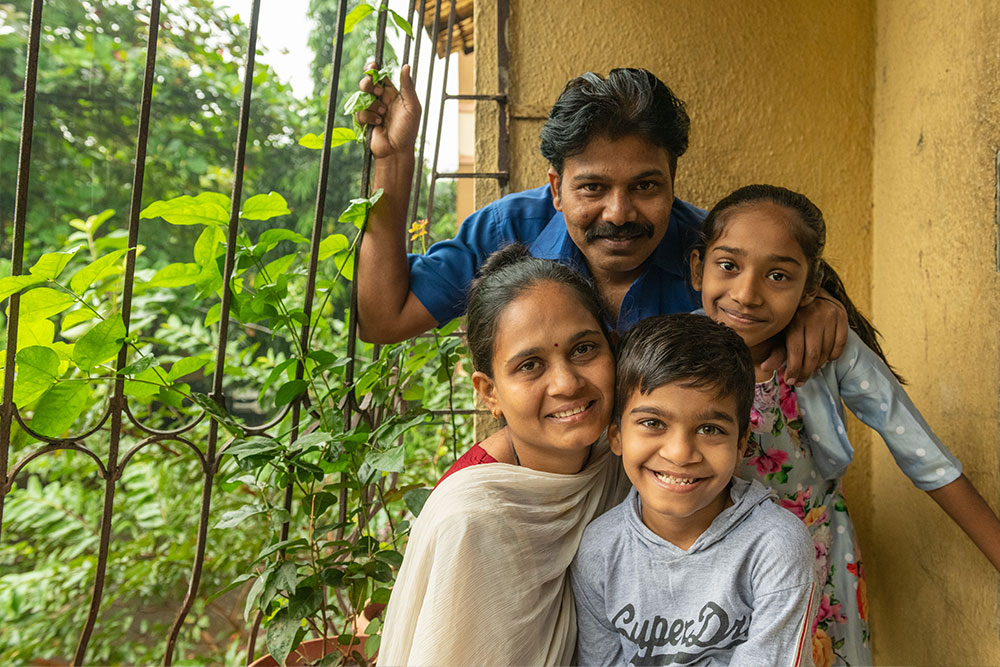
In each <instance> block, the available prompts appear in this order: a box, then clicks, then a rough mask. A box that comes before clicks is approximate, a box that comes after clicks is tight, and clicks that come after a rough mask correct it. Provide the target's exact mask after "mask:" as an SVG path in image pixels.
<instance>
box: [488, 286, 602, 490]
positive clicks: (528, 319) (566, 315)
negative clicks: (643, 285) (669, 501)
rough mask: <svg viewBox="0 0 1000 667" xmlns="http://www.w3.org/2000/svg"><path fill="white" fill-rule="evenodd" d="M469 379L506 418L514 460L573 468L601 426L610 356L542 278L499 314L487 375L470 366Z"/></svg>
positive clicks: (581, 315) (592, 323)
mask: <svg viewBox="0 0 1000 667" xmlns="http://www.w3.org/2000/svg"><path fill="white" fill-rule="evenodd" d="M472 381H473V385H474V386H475V388H476V391H478V392H479V394H480V395H481V396H482V397H483V400H484V401H485V402H486V405H487V406H488V407H489V408H490V410H492V411H494V412H496V411H497V410H499V411H500V412H502V413H503V416H504V417H505V418H506V420H507V428H508V432H509V435H510V438H511V441H512V442H513V444H514V447H515V448H516V450H517V455H518V458H519V459H520V461H521V464H522V465H525V466H527V467H530V468H534V469H536V470H544V471H548V472H576V471H577V470H579V468H580V465H581V464H582V460H583V456H585V454H584V450H585V449H586V448H587V446H589V445H590V444H592V443H593V442H594V441H595V440H597V439H598V437H600V435H601V433H602V432H603V431H604V429H605V428H607V426H608V421H609V419H610V416H611V404H612V400H613V396H614V382H615V366H614V358H613V356H612V354H611V349H610V347H609V345H608V341H607V339H606V338H605V337H604V334H603V333H602V331H601V326H600V324H599V323H598V322H597V320H596V319H595V318H594V316H593V315H591V314H590V313H589V312H588V311H587V310H586V308H584V307H583V306H582V305H581V304H580V301H579V299H578V298H577V297H576V296H575V295H574V293H573V291H572V290H570V289H569V288H567V287H565V286H563V285H560V284H557V283H552V282H545V283H541V284H539V285H536V286H534V287H532V288H530V289H528V290H527V291H525V292H524V293H523V294H522V295H521V296H520V297H518V298H517V299H515V300H514V301H513V302H511V303H510V304H509V305H508V306H507V308H506V309H505V310H504V311H503V313H502V314H501V315H500V319H499V320H498V322H497V336H496V340H495V342H494V346H493V377H492V378H491V377H489V376H487V375H486V374H485V373H482V372H479V371H477V372H476V373H474V374H473V376H472Z"/></svg>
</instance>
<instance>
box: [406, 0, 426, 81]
mask: <svg viewBox="0 0 1000 667" xmlns="http://www.w3.org/2000/svg"><path fill="white" fill-rule="evenodd" d="M416 1H417V2H419V3H420V7H419V8H418V9H417V21H416V22H415V23H414V22H413V21H410V26H411V27H412V28H413V33H414V38H413V64H412V65H411V66H410V75H411V76H412V77H413V81H414V83H416V81H417V68H418V65H420V42H421V41H422V40H423V34H424V10H425V9H426V8H425V5H426V4H427V2H426V0H416Z"/></svg>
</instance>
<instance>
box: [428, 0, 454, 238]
mask: <svg viewBox="0 0 1000 667" xmlns="http://www.w3.org/2000/svg"><path fill="white" fill-rule="evenodd" d="M454 30H455V0H451V10H450V11H449V12H448V39H447V41H446V43H445V47H444V75H443V76H442V77H441V101H440V103H439V104H438V124H437V132H436V133H435V139H434V161H433V162H431V185H430V187H429V188H428V189H427V211H426V212H425V215H426V216H427V226H428V227H429V226H430V224H431V216H432V215H433V214H434V187H435V186H436V185H437V179H438V157H439V156H440V154H441V132H442V131H443V130H444V103H445V100H446V99H447V96H448V70H449V67H450V65H451V38H452V32H454Z"/></svg>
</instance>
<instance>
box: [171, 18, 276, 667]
mask: <svg viewBox="0 0 1000 667" xmlns="http://www.w3.org/2000/svg"><path fill="white" fill-rule="evenodd" d="M259 20H260V0H254V2H253V7H252V9H251V12H250V39H249V42H248V43H247V55H246V63H245V65H244V72H243V98H242V102H241V104H240V124H239V129H238V130H237V139H236V158H235V160H234V166H233V193H232V198H231V200H230V210H229V235H228V238H227V242H226V256H225V263H224V265H223V266H224V268H223V272H222V305H221V314H220V318H219V337H218V347H217V348H216V351H215V370H214V372H213V374H212V392H211V394H209V396H210V398H212V400H214V401H215V402H217V403H218V404H219V405H223V406H224V405H225V401H224V396H223V391H222V381H223V374H224V372H225V367H226V343H227V342H228V340H229V311H230V309H231V308H232V297H233V294H232V285H231V282H232V278H233V272H234V270H235V267H236V243H237V236H238V234H239V222H240V206H241V204H242V201H243V173H244V165H245V164H246V153H247V134H248V132H249V129H250V103H251V99H252V96H253V75H254V65H255V64H256V54H257V26H258V23H259ZM218 441H219V423H218V422H217V421H215V420H214V419H213V420H212V421H211V422H210V424H209V428H208V450H207V452H206V455H205V458H206V465H205V466H204V469H203V475H204V479H203V482H202V484H203V486H202V494H201V517H200V518H199V520H198V542H197V545H196V547H195V559H194V563H193V564H192V566H191V579H190V581H189V582H188V590H187V594H186V595H185V596H184V601H183V603H182V604H181V608H180V610H179V611H178V612H177V617H176V618H175V619H174V623H173V626H171V628H170V634H169V636H168V637H167V648H166V651H165V652H164V655H163V664H164V665H165V666H169V665H171V664H172V663H173V655H174V647H175V646H176V644H177V637H178V635H179V634H180V631H181V626H182V625H183V624H184V619H185V618H186V617H187V615H188V612H190V611H191V607H192V605H194V598H195V596H196V595H197V594H198V585H199V584H200V582H201V571H202V567H203V565H204V562H205V544H206V540H207V537H208V518H209V509H210V507H211V501H212V479H213V477H214V476H215V472H216V470H217V469H218V466H219V461H218V458H217V456H216V449H217V446H218Z"/></svg>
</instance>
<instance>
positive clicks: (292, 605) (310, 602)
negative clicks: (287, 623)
mask: <svg viewBox="0 0 1000 667" xmlns="http://www.w3.org/2000/svg"><path fill="white" fill-rule="evenodd" d="M322 606H323V591H321V590H319V589H316V588H300V589H298V590H296V591H295V594H294V595H292V596H290V597H289V598H288V613H289V615H291V617H292V618H295V619H303V618H307V617H309V616H312V615H313V614H315V613H316V612H317V611H319V609H320V608H321V607H322Z"/></svg>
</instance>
